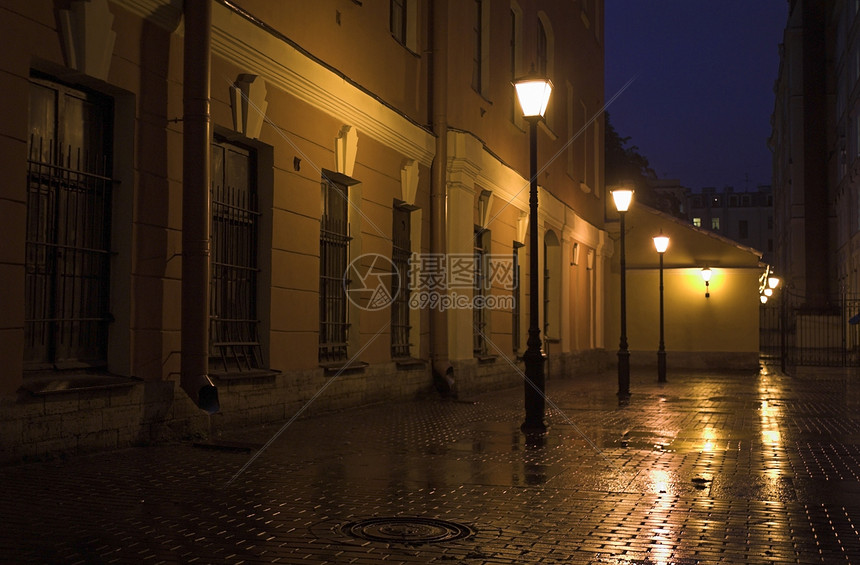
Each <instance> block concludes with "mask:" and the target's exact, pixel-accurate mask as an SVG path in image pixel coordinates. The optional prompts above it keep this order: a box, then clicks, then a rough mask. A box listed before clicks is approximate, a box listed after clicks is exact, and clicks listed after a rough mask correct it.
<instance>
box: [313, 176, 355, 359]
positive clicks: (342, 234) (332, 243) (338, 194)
mask: <svg viewBox="0 0 860 565" xmlns="http://www.w3.org/2000/svg"><path fill="white" fill-rule="evenodd" d="M322 195H323V196H322V198H323V214H322V218H321V221H320V343H319V360H320V362H329V363H330V362H339V361H345V360H346V359H347V345H348V344H347V332H348V331H349V322H348V319H347V303H346V300H347V299H346V287H347V286H348V284H349V281H348V280H345V277H346V269H347V261H348V258H349V241H350V237H349V216H348V211H349V202H348V200H347V189H346V186H344V185H342V184H340V183H337V182H334V181H330V180H328V179H323V181H322Z"/></svg>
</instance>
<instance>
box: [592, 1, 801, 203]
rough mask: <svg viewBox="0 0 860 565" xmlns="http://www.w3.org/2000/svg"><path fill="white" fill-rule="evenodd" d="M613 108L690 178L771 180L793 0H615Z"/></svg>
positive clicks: (608, 11) (750, 183)
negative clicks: (774, 122)
mask: <svg viewBox="0 0 860 565" xmlns="http://www.w3.org/2000/svg"><path fill="white" fill-rule="evenodd" d="M605 6H606V7H605V25H606V34H605V45H606V94H605V96H606V100H609V99H610V98H611V97H612V96H613V95H614V94H615V93H616V92H618V90H619V89H620V88H621V87H622V86H623V85H624V84H625V83H626V82H627V81H628V80H629V79H630V78H631V77H634V76H636V77H637V78H636V80H635V81H634V82H633V84H631V85H630V86H629V87H628V88H627V90H625V91H624V92H623V93H622V94H621V95H620V96H619V97H618V98H617V99H616V100H615V101H614V102H613V103H612V104H611V105H610V106H609V108H607V111H608V112H609V115H610V118H611V122H612V125H613V126H614V127H615V129H616V130H617V131H618V133H619V134H620V135H621V136H622V137H627V136H630V138H631V139H630V142H629V144H628V145H636V146H638V147H639V153H641V154H642V155H643V156H645V157H647V158H648V160H649V161H650V162H651V166H652V167H653V168H654V170H655V171H656V172H657V174H658V175H659V176H660V177H663V178H678V179H680V181H681V184H682V185H683V186H686V187H689V188H693V189H699V188H702V187H704V186H717V187H722V186H726V185H729V186H734V187H735V190H738V191H740V190H744V188H746V187H749V188H750V189H754V188H755V187H756V185H758V184H770V178H771V153H770V150H769V149H768V147H767V139H768V137H769V136H770V115H771V113H772V112H773V100H774V99H773V84H774V81H775V80H776V77H777V72H778V70H779V44H780V43H781V42H782V37H783V29H784V28H785V24H786V19H787V17H788V2H787V0H719V1H716V0H606V4H605Z"/></svg>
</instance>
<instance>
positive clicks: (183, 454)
mask: <svg viewBox="0 0 860 565" xmlns="http://www.w3.org/2000/svg"><path fill="white" fill-rule="evenodd" d="M651 373H652V372H651V371H640V372H634V374H633V375H632V379H631V381H632V382H631V391H632V393H633V397H632V399H631V403H630V405H629V406H627V407H624V408H619V407H618V405H617V401H616V397H615V391H616V388H617V385H616V381H615V378H616V376H615V374H614V373H611V374H609V373H608V374H603V375H598V376H591V377H577V378H568V379H558V378H556V379H553V380H551V381H549V382H548V383H547V393H548V396H549V398H550V400H551V403H552V404H548V417H547V420H548V423H549V424H550V430H549V433H548V435H547V436H546V437H545V439H544V441H543V442H540V443H527V442H526V441H525V440H524V438H523V436H522V434H521V433H520V431H519V425H520V423H521V422H522V418H523V409H522V405H523V391H522V388H521V387H518V388H517V389H514V390H505V391H500V392H496V393H492V394H485V395H480V396H476V397H474V398H470V399H461V400H460V401H458V402H453V401H446V400H441V399H436V398H434V399H428V400H424V401H416V402H412V403H407V404H397V405H380V406H374V407H369V408H364V409H358V410H352V411H347V412H342V413H339V414H332V415H327V416H318V417H313V418H307V419H300V420H297V421H296V422H294V423H292V424H291V425H290V426H288V427H286V428H285V429H284V430H283V432H282V433H281V434H280V435H277V432H278V431H279V426H272V427H270V428H267V429H257V430H245V431H242V432H241V433H237V434H236V435H235V436H234V437H231V438H229V440H230V442H229V443H227V442H224V444H223V445H221V446H219V447H218V448H211V447H201V446H195V445H193V444H191V443H188V444H174V445H159V446H151V447H142V448H135V449H127V450H121V451H116V452H111V453H102V454H97V455H92V456H84V457H78V458H74V459H71V460H68V461H65V462H48V463H35V464H27V465H20V466H13V467H5V468H0V484H2V488H3V491H4V493H3V497H2V499H0V524H2V527H0V556H2V557H0V561H2V562H3V563H305V564H308V563H314V564H317V563H415V564H423V563H440V564H450V563H466V564H484V563H486V564H508V563H516V564H523V563H525V564H531V563H547V564H549V563H556V564H562V563H564V564H569V563H573V564H586V563H588V564H617V565H626V564H630V565H633V564H635V565H645V564H649V565H650V564H655V565H656V564H664V565H665V564H669V563H674V564H680V565H691V564H699V563H701V564H710V563H740V564H748V563H826V564H835V563H860V534H858V529H860V449H858V444H860V411H858V407H860V379H858V382H852V381H851V380H850V377H848V378H831V380H825V378H819V379H817V380H816V379H803V380H800V379H792V378H790V377H786V376H783V375H780V374H778V373H772V372H768V371H767V370H765V371H763V372H762V374H760V375H757V374H740V373H736V374H717V373H692V374H678V373H673V372H672V371H671V368H670V372H669V382H668V383H666V384H664V385H659V384H658V383H657V382H656V374H651ZM552 405H554V406H555V407H554V408H552V409H549V406H552ZM276 435H277V437H275V438H274V439H272V438H273V437H274V436H276ZM225 439H227V438H225ZM270 440H272V441H271V443H270V444H269V445H268V446H267V447H265V449H262V450H261V448H262V447H263V446H265V445H266V443H267V442H268V441H270ZM255 457H256V458H255ZM243 468H244V470H243Z"/></svg>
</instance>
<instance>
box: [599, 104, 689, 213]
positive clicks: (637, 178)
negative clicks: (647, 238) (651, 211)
mask: <svg viewBox="0 0 860 565" xmlns="http://www.w3.org/2000/svg"><path fill="white" fill-rule="evenodd" d="M604 120H605V132H606V134H605V136H604V140H605V141H604V150H605V163H606V165H605V166H606V169H605V171H604V173H605V179H606V186H607V188H608V189H609V190H612V189H613V188H614V187H616V186H626V187H628V188H632V189H633V190H634V191H636V200H637V201H638V202H642V203H643V204H645V205H647V206H650V207H652V208H655V209H657V210H661V211H663V212H666V213H668V214H672V215H673V216H678V217H680V218H685V216H684V215H683V214H681V211H680V210H681V203H680V202H678V201H677V198H676V197H674V196H673V195H670V194H666V193H660V192H657V191H656V190H654V188H653V186H652V185H651V183H650V182H649V181H651V180H656V179H657V173H655V172H654V169H653V168H651V164H650V163H649V162H648V158H647V157H645V156H644V155H642V154H641V153H639V147H637V146H636V145H631V146H628V143H630V137H629V136H628V137H621V135H620V134H619V133H618V131H617V130H616V129H615V127H614V126H613V125H612V123H611V122H610V121H609V112H605V113H604Z"/></svg>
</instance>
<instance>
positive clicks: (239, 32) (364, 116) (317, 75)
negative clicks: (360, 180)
mask: <svg viewBox="0 0 860 565" xmlns="http://www.w3.org/2000/svg"><path fill="white" fill-rule="evenodd" d="M112 2H114V3H115V4H117V5H119V6H122V7H123V8H125V9H127V10H129V11H131V12H132V13H134V14H137V15H138V16H140V17H143V18H146V19H148V20H150V21H153V22H154V23H157V24H158V25H161V26H162V27H164V28H165V29H168V30H170V31H174V30H175V31H177V32H178V33H182V30H183V28H182V26H177V25H176V22H178V20H176V19H175V18H177V17H181V15H182V10H181V2H180V1H179V0H112ZM171 26H172V27H171ZM212 53H213V55H218V56H219V57H222V58H224V59H226V60H228V61H230V62H232V63H234V64H236V65H237V66H238V67H239V68H241V69H243V70H244V71H245V72H248V73H253V74H257V75H260V76H261V77H263V78H264V79H265V80H266V83H267V84H268V85H270V86H273V87H275V88H278V89H280V90H282V91H284V92H286V93H288V94H290V95H292V96H295V97H296V98H299V99H300V100H302V101H304V102H306V103H308V104H309V105H311V106H313V107H314V108H316V109H318V110H320V111H322V112H325V113H326V114H328V115H330V116H332V117H334V118H336V119H337V120H339V121H341V122H342V123H347V124H351V125H353V126H354V127H355V128H356V129H358V130H360V131H361V133H362V134H365V135H368V136H370V137H372V138H374V139H376V140H377V141H379V142H380V143H382V144H384V145H386V146H388V147H390V148H392V149H394V150H396V151H398V152H399V153H401V154H402V155H403V156H404V157H407V158H409V159H414V160H416V161H417V162H418V163H420V164H422V165H424V166H428V167H429V166H430V164H431V162H432V160H433V156H434V155H435V151H436V146H435V138H434V136H433V134H432V133H430V132H429V131H427V130H426V129H424V128H422V127H421V126H419V125H417V124H416V123H414V122H412V121H411V120H410V119H409V118H407V117H406V116H404V115H403V114H401V113H400V112H398V111H397V110H395V109H394V108H393V107H391V106H389V105H387V104H385V103H384V102H382V101H381V100H379V99H377V98H375V97H374V96H373V95H371V94H370V93H368V92H366V91H364V90H362V89H361V88H359V87H358V86H356V85H355V84H353V83H352V82H350V81H349V80H348V79H346V78H345V77H344V76H342V75H340V74H338V73H337V72H335V71H334V70H333V69H331V68H329V67H327V66H325V65H323V64H322V63H320V62H319V61H317V60H314V59H313V58H311V57H309V56H308V55H307V54H306V53H303V52H302V51H300V50H299V49H298V48H296V47H295V46H294V45H292V44H290V43H289V42H288V41H286V40H284V39H283V38H280V37H277V36H276V35H274V34H272V33H269V32H268V31H266V30H264V29H261V28H260V27H259V26H257V25H255V24H254V23H253V22H252V21H249V19H247V18H246V17H245V16H244V15H242V14H239V13H237V12H235V11H233V10H231V9H230V8H228V7H227V6H225V5H223V4H221V3H220V2H213V5H212Z"/></svg>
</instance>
